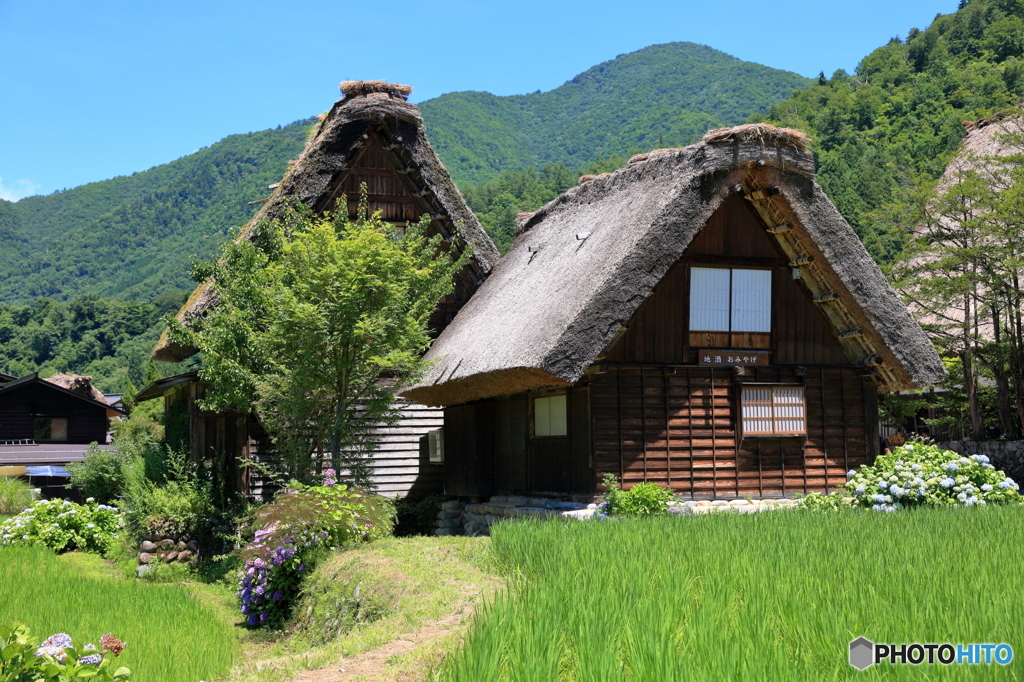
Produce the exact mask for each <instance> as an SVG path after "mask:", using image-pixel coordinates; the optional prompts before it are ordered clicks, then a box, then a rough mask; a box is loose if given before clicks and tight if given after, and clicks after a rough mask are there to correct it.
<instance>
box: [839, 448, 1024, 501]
mask: <svg viewBox="0 0 1024 682" xmlns="http://www.w3.org/2000/svg"><path fill="white" fill-rule="evenodd" d="M850 474H851V476H850V480H849V481H847V483H846V489H847V490H848V491H849V492H850V493H851V494H852V495H853V498H854V503H855V504H858V505H860V506H862V507H869V508H871V509H874V510H875V511H885V512H892V511H896V510H897V509H902V508H904V507H917V506H954V505H959V506H964V507H973V506H976V505H977V506H981V507H984V506H986V505H989V504H1013V505H1020V504H1022V503H1024V500H1022V498H1021V496H1020V493H1019V492H1018V491H1019V490H1020V486H1019V485H1017V483H1015V482H1014V481H1013V479H1011V478H1008V477H1007V476H1006V475H1005V474H1003V472H1001V471H999V470H997V469H996V468H995V467H993V466H992V465H991V464H989V460H988V457H987V456H985V455H971V456H970V457H962V456H961V455H959V454H957V453H955V452H951V451H949V450H940V449H939V448H938V447H936V446H935V445H927V444H924V443H907V444H906V445H905V446H903V447H901V448H896V449H895V450H894V451H893V452H891V453H889V454H887V455H882V456H881V457H879V458H878V459H877V460H876V461H875V463H874V465H872V466H870V467H869V466H862V467H861V468H860V469H859V470H857V471H851V472H850Z"/></svg>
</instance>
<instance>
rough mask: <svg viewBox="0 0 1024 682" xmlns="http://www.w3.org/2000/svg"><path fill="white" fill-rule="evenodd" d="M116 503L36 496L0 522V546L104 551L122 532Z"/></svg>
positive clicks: (121, 521)
mask: <svg viewBox="0 0 1024 682" xmlns="http://www.w3.org/2000/svg"><path fill="white" fill-rule="evenodd" d="M124 523H125V522H124V517H123V516H122V515H121V513H120V512H119V511H118V510H117V508H116V507H110V506H107V505H105V504H96V502H95V501H93V500H92V498H90V500H89V501H88V502H86V504H84V505H81V504H75V503H74V502H70V501H68V500H40V501H39V502H36V503H35V504H34V505H32V506H31V507H29V508H28V509H26V510H25V511H23V512H22V513H20V514H18V515H17V516H13V517H11V518H9V519H7V520H6V521H4V522H3V523H2V524H0V546H8V545H43V546H45V547H49V548H50V549H52V550H53V551H55V552H64V551H70V550H73V549H80V550H83V551H86V552H98V553H100V554H106V553H108V552H109V551H110V550H111V549H112V548H113V546H114V545H115V544H116V543H117V542H118V540H119V538H121V537H122V535H123V534H124Z"/></svg>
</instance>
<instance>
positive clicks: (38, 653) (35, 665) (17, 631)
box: [0, 623, 131, 682]
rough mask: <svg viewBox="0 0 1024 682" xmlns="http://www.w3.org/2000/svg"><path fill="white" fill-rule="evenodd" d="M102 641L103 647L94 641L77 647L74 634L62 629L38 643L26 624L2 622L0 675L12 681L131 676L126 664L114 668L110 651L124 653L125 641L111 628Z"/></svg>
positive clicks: (102, 680)
mask: <svg viewBox="0 0 1024 682" xmlns="http://www.w3.org/2000/svg"><path fill="white" fill-rule="evenodd" d="M100 643H101V646H102V647H103V648H102V650H100V649H97V648H96V646H95V645H93V644H86V645H85V646H83V647H81V648H76V647H74V646H73V645H72V642H71V638H70V637H69V636H67V635H66V634H64V633H63V632H61V633H58V634H55V635H51V636H50V637H48V638H46V639H45V640H43V641H42V642H41V643H39V644H36V640H35V639H33V638H32V637H31V635H30V633H29V630H28V628H26V627H25V626H24V625H21V624H20V623H15V624H14V627H7V626H4V625H0V651H2V652H3V654H2V655H0V679H2V680H11V681H12V682H16V681H21V680H26V681H27V680H32V681H33V682H50V681H51V680H52V681H53V682H69V681H70V680H93V681H94V682H115V681H118V682H119V681H120V680H127V679H129V678H130V677H131V671H130V670H129V669H128V668H125V667H123V666H122V667H118V668H117V669H116V670H113V671H112V670H111V665H112V662H113V661H112V658H109V657H108V656H107V654H108V653H112V654H113V655H114V656H115V657H116V656H118V655H120V653H121V649H123V648H124V644H123V642H121V641H120V640H119V639H117V638H116V637H114V636H113V635H112V634H110V633H109V632H108V633H107V634H105V635H103V636H102V637H101V638H100Z"/></svg>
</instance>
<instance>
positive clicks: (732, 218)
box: [604, 195, 848, 365]
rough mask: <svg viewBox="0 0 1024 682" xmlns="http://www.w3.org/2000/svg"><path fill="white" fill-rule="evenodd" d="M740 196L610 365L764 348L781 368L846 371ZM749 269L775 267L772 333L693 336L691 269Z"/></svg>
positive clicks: (702, 236) (664, 284)
mask: <svg viewBox="0 0 1024 682" xmlns="http://www.w3.org/2000/svg"><path fill="white" fill-rule="evenodd" d="M747 203H748V202H746V201H745V200H744V199H742V198H740V197H739V196H738V195H733V196H732V197H730V198H728V199H726V201H725V202H724V203H723V204H722V207H721V208H720V209H719V210H718V211H716V212H715V213H714V214H713V215H712V216H711V219H710V220H708V224H707V226H706V227H705V228H704V229H703V230H701V231H700V232H699V233H697V235H696V236H695V237H694V239H693V242H691V244H690V246H689V247H687V249H686V251H684V252H683V255H682V257H681V258H680V259H679V261H677V262H676V264H675V265H674V266H673V267H672V269H671V270H670V271H669V272H668V274H667V275H666V276H665V277H664V279H662V281H661V282H660V283H659V284H658V286H657V287H655V289H654V292H653V293H652V295H651V296H650V297H649V298H648V299H647V301H646V302H644V304H643V305H642V306H641V307H640V310H638V311H637V313H636V315H635V316H634V318H633V320H631V321H630V323H629V325H628V329H627V330H626V331H625V332H624V333H623V334H622V335H621V336H620V337H619V338H618V339H616V340H615V341H614V342H613V343H612V345H611V347H610V348H609V350H608V352H607V353H606V354H605V358H604V359H605V360H606V361H609V362H627V363H634V362H640V363H645V362H646V363H651V362H656V363H661V362H666V363H679V364H696V362H697V350H698V349H699V348H757V349H762V348H763V349H767V350H770V351H771V353H772V356H771V363H772V364H774V365H843V364H846V363H847V362H848V360H847V359H846V358H845V356H844V355H843V352H842V350H841V348H840V346H839V343H838V342H837V341H836V339H835V336H834V335H833V332H832V330H831V329H830V327H829V325H828V322H827V321H826V319H825V317H824V315H823V314H822V312H821V311H820V310H818V309H817V307H816V304H815V303H814V302H813V301H812V300H811V296H810V293H809V292H808V291H807V289H806V287H804V285H803V282H801V281H800V280H794V279H793V278H792V272H791V270H790V268H789V267H787V265H786V264H787V262H788V261H787V260H786V259H785V258H784V257H783V256H782V254H781V253H780V252H779V251H778V249H777V248H776V246H775V242H774V241H773V240H772V239H771V238H770V235H768V234H767V233H766V232H765V228H764V223H762V222H761V219H760V218H759V217H758V216H757V215H756V214H755V213H754V212H753V210H752V209H751V208H749V206H748V205H747ZM694 265H697V266H706V267H715V266H719V267H728V266H729V265H750V266H756V267H770V268H772V270H773V275H772V332H771V333H770V334H748V333H739V334H731V335H730V334H729V333H728V332H724V333H719V334H707V333H702V334H697V333H696V332H695V333H693V334H692V337H691V333H690V329H689V321H690V320H689V298H690V287H689V284H690V268H691V267H692V266H694Z"/></svg>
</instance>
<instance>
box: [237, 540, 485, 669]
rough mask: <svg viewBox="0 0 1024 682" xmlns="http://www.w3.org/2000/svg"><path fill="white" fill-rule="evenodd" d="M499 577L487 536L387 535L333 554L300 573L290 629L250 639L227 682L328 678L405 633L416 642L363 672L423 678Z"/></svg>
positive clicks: (454, 644)
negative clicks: (301, 587)
mask: <svg viewBox="0 0 1024 682" xmlns="http://www.w3.org/2000/svg"><path fill="white" fill-rule="evenodd" d="M503 582H504V581H502V580H501V579H500V578H499V577H498V576H497V575H496V569H495V567H494V565H493V558H492V554H491V552H490V540H489V539H488V538H465V537H414V538H388V539H385V540H378V541H375V542H372V543H369V544H367V545H363V546H359V547H356V548H354V549H350V550H346V551H344V552H339V553H337V554H335V555H334V556H333V557H331V558H330V559H328V560H327V561H326V562H325V563H324V564H322V565H320V566H318V567H317V569H316V570H315V571H314V572H313V574H312V575H311V576H310V578H309V582H308V584H307V585H306V588H305V591H306V595H305V597H304V598H303V599H302V600H301V601H300V603H299V605H298V607H297V608H296V613H295V617H294V618H293V629H292V630H291V631H290V632H289V633H287V635H285V634H284V633H259V634H258V635H255V637H254V638H253V639H250V640H249V642H248V643H247V644H246V645H245V648H244V654H243V662H242V663H241V665H240V666H239V667H238V668H237V669H236V670H235V672H234V673H233V674H232V676H231V678H230V679H231V680H238V681H240V682H241V681H245V682H279V681H281V680H291V679H293V678H295V677H296V676H297V675H299V674H300V673H301V672H302V671H304V670H315V669H317V668H324V670H323V671H320V672H321V673H325V674H327V677H326V678H324V679H333V676H332V675H331V674H328V673H333V672H335V671H337V669H338V668H340V667H344V666H345V665H349V664H348V663H339V661H345V660H348V661H351V660H352V658H351V657H355V656H359V655H360V654H363V653H364V652H367V651H369V650H371V649H377V648H378V647H382V646H385V645H387V644H388V643H390V642H392V640H395V638H396V637H398V636H399V635H406V634H408V633H410V632H416V633H417V637H415V638H414V639H416V640H417V646H415V647H407V649H408V650H407V651H406V650H402V651H400V652H398V653H396V654H395V655H393V656H389V657H388V658H387V660H386V661H383V662H382V664H381V665H376V666H374V669H373V672H372V674H369V673H368V675H367V677H368V678H372V679H375V680H376V679H401V680H404V681H407V680H423V679H426V675H427V671H428V670H429V669H430V668H431V667H433V666H435V665H436V664H437V663H439V662H440V660H441V659H442V658H443V656H444V655H445V653H447V651H449V650H451V649H453V648H455V647H457V646H458V636H459V634H460V633H461V632H462V630H463V629H464V628H463V621H466V620H468V618H469V617H470V615H471V614H472V612H473V609H474V608H476V607H477V606H478V605H479V603H480V602H481V601H482V600H484V599H485V598H488V597H490V596H491V595H493V594H494V592H495V591H496V590H497V589H499V588H500V587H501V585H502V584H503ZM235 608H236V609H237V604H236V606H235ZM235 613H237V611H235ZM258 637H262V642H261V641H260V640H259V639H257V638H258ZM346 657H347V658H346ZM325 666H328V667H326V668H325ZM297 679H300V680H307V679H314V680H315V679H320V677H319V676H317V675H313V676H312V677H309V676H308V675H302V676H300V677H298V678H297ZM360 679H363V678H360Z"/></svg>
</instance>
